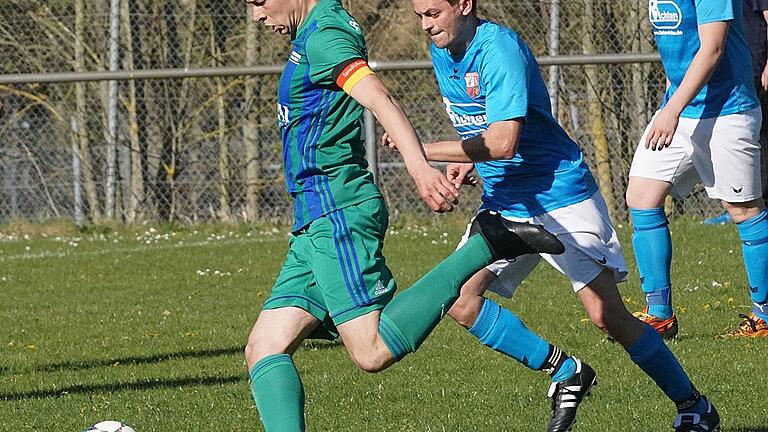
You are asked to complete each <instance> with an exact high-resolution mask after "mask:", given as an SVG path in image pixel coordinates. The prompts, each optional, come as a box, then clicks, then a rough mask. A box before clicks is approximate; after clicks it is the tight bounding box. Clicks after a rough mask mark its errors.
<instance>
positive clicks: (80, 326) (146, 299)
mask: <svg viewBox="0 0 768 432" xmlns="http://www.w3.org/2000/svg"><path fill="white" fill-rule="evenodd" d="M171 229H174V227H166V228H165V230H161V231H160V232H146V233H145V232H143V231H140V232H135V233H131V232H128V231H125V232H121V233H120V234H115V233H110V232H106V233H105V232H102V231H99V230H92V231H90V232H89V233H87V234H81V235H80V236H81V237H80V238H79V240H78V238H77V237H71V236H68V237H60V238H56V237H55V236H54V235H53V234H45V235H46V236H43V235H40V234H37V235H34V236H32V237H30V238H29V239H24V238H23V236H18V237H9V234H10V231H8V230H0V232H2V233H3V235H0V329H2V330H0V430H2V431H12V430H13V431H15V430H35V431H38V430H40V431H42V430H51V431H78V430H81V429H82V428H84V427H85V426H87V425H88V424H90V423H94V422H96V421H98V420H106V419H115V420H122V421H124V422H127V423H129V424H131V425H132V426H134V427H135V428H136V429H137V431H138V432H146V431H216V430H225V431H240V430H242V431H257V430H260V426H259V421H258V413H257V411H256V410H255V408H254V406H253V402H252V400H251V396H250V391H249V387H248V384H247V382H246V371H245V366H244V364H243V357H242V347H243V344H244V341H245V339H246V337H247V334H248V332H249V331H250V328H251V326H252V324H253V322H254V321H255V319H256V317H257V315H258V312H259V310H260V307H261V304H262V303H263V301H264V299H265V298H266V296H267V295H268V293H269V289H270V287H271V284H272V282H273V280H274V278H275V276H276V274H277V271H278V269H279V266H280V264H281V261H282V259H283V254H284V253H285V249H286V246H287V242H286V237H285V232H286V229H285V228H280V229H274V230H273V229H271V228H258V229H257V228H253V229H246V228H245V227H234V228H231V229H232V231H233V232H228V231H227V229H226V228H221V227H218V228H215V229H207V230H204V229H202V228H201V229H200V230H199V231H196V232H195V231H191V230H189V231H184V230H182V231H170V230H171ZM394 230H396V231H397V233H396V234H394V233H392V234H391V235H390V236H389V238H388V239H387V243H386V248H385V252H386V254H387V256H388V258H389V264H390V266H391V267H392V269H393V271H394V272H395V275H396V276H397V278H398V281H399V283H400V286H401V287H406V286H408V285H409V284H410V283H412V282H413V281H414V280H416V279H417V278H418V277H419V275H421V274H422V273H424V272H425V271H427V270H428V269H429V268H430V267H431V266H432V265H434V264H435V263H436V262H437V261H438V260H439V259H440V258H441V257H443V256H445V255H446V254H448V253H450V251H451V250H452V248H453V246H454V243H455V241H456V240H457V239H458V237H459V236H460V233H461V223H459V222H458V221H456V220H452V221H451V220H449V221H444V220H443V222H442V223H440V224H437V223H434V222H432V223H423V224H422V226H421V227H419V226H417V225H416V224H414V223H413V222H411V223H410V224H408V225H407V226H406V225H401V226H397V227H394ZM618 230H619V232H620V236H621V238H622V241H623V244H624V245H625V254H626V255H627V257H628V259H630V263H629V264H630V268H631V274H630V278H629V282H628V283H626V284H623V285H622V286H621V290H622V294H623V296H624V298H625V301H626V302H627V303H628V307H629V308H630V310H635V309H637V308H639V307H640V303H641V301H642V295H641V292H640V288H639V284H638V277H637V272H636V270H635V269H634V262H633V261H632V260H631V256H632V251H631V249H630V246H631V244H630V242H629V230H628V227H626V226H623V227H621V226H620V227H619V228H618ZM672 231H673V238H674V241H675V245H676V249H675V257H674V264H673V280H674V282H675V295H674V299H675V303H676V305H677V306H678V314H679V317H680V321H681V334H680V335H679V337H678V339H677V341H676V342H672V343H671V344H670V347H671V348H672V350H673V351H674V352H675V353H676V354H677V355H678V356H679V357H680V359H681V361H682V363H683V364H684V366H685V367H686V368H687V370H688V371H689V372H690V375H691V376H692V379H693V381H694V382H695V384H696V385H697V386H698V387H699V388H700V389H701V390H702V391H703V392H705V393H707V394H708V395H710V396H711V398H712V399H713V400H714V401H715V402H716V403H717V406H718V408H719V410H720V413H721V416H722V417H723V426H724V427H723V430H724V431H726V432H727V431H740V432H759V431H768V405H766V404H765V403H764V402H762V399H763V398H764V395H765V393H766V390H767V389H768V375H767V374H766V373H765V371H766V365H768V356H767V355H766V349H767V348H768V341H765V340H757V341H753V340H732V339H717V338H716V337H715V336H716V335H718V334H722V333H723V332H724V331H725V330H727V329H728V328H732V326H734V325H736V324H737V323H738V318H737V313H738V312H746V311H747V310H748V309H749V297H748V293H747V290H746V280H745V275H744V270H743V266H742V263H741V252H740V248H739V243H738V237H737V235H736V233H735V229H734V228H733V227H732V226H725V227H705V226H702V225H699V224H698V223H696V222H693V221H678V222H675V223H673V225H672ZM444 233H445V234H444ZM217 272H218V273H217ZM502 303H503V304H504V305H506V306H509V307H511V308H512V310H514V311H515V312H516V313H518V314H519V315H520V316H521V318H522V319H523V320H524V321H525V322H526V323H527V324H528V325H529V327H531V328H532V329H534V330H536V331H537V332H539V333H540V334H541V335H542V336H544V337H545V338H547V339H548V340H550V341H551V342H553V343H556V344H559V345H560V346H562V347H564V348H566V349H567V350H568V351H569V352H570V353H573V354H576V355H578V356H579V357H581V358H583V359H585V360H587V361H589V362H590V364H592V365H593V366H594V367H595V369H596V370H597V371H598V375H599V380H600V385H599V386H598V387H597V389H596V391H595V392H594V394H593V397H592V398H590V399H589V400H588V401H587V402H586V403H585V404H584V405H583V408H582V411H581V412H580V415H579V423H578V425H577V429H576V431H577V432H587V431H607V430H611V431H619V430H621V431H625V430H627V431H640V430H652V431H658V430H668V429H669V428H670V425H671V421H672V419H673V417H674V409H673V407H672V405H671V404H670V403H669V402H668V401H667V400H666V399H664V397H663V395H662V393H661V392H660V391H659V390H658V389H657V388H656V387H655V386H654V385H653V384H652V383H651V381H650V380H649V379H648V378H646V377H645V376H644V375H643V374H642V373H641V372H640V371H639V369H638V368H637V367H635V366H634V365H633V364H632V363H631V361H630V360H629V358H628V356H627V355H626V354H625V352H624V351H623V349H622V348H621V347H620V346H619V345H616V344H612V343H610V342H608V341H607V340H606V339H605V337H604V336H602V335H601V334H600V333H599V332H598V331H597V330H595V329H594V328H593V327H592V326H591V324H590V323H589V322H588V321H587V319H586V314H585V313H584V311H583V309H582V307H581V306H580V304H579V303H578V302H577V299H576V297H575V296H574V295H573V294H572V292H571V288H570V283H569V282H568V281H566V280H565V278H564V277H563V276H561V275H560V274H558V273H556V272H554V271H553V270H552V269H550V268H548V267H547V266H546V265H542V266H540V267H539V269H537V270H536V271H535V272H534V274H532V275H531V276H530V277H529V278H528V280H527V281H526V282H524V284H523V286H522V287H521V289H520V290H519V291H518V293H517V294H516V297H515V298H514V299H513V300H512V301H507V300H504V301H503V302H502ZM296 363H297V365H298V367H299V370H300V371H301V374H302V379H303V382H304V386H305V389H306V392H307V421H308V425H309V427H310V430H313V431H366V430H376V431H502V430H505V431H531V430H534V431H539V430H544V428H545V425H546V423H547V420H548V416H549V402H548V400H546V399H545V393H546V390H547V387H548V380H547V379H546V378H545V377H544V376H542V374H541V373H535V372H531V371H529V370H528V369H526V368H524V367H523V366H520V365H518V364H517V363H515V362H514V361H511V360H509V359H507V358H505V357H504V356H502V355H500V354H498V353H496V352H493V351H491V350H489V349H487V348H485V347H483V346H481V345H480V344H479V343H477V342H476V341H475V340H474V339H473V338H472V337H471V336H470V335H468V334H467V332H466V331H465V330H463V329H461V328H460V327H459V326H458V325H456V324H455V323H453V322H451V321H449V320H446V322H444V323H442V324H441V325H440V326H439V327H438V328H437V330H436V332H435V334H434V335H432V337H430V339H429V340H427V342H426V343H425V344H424V346H423V347H422V349H421V350H420V351H419V352H418V353H416V354H413V355H411V356H409V357H407V358H406V359H405V360H404V361H403V362H401V364H398V365H396V366H394V367H392V368H391V369H389V370H387V371H385V372H383V373H380V374H375V375H369V374H365V373H363V372H360V371H358V370H356V369H355V368H354V367H353V366H352V363H351V362H350V361H349V360H348V358H347V355H346V353H345V351H344V349H343V347H342V346H340V345H338V344H333V343H317V342H316V343H307V344H305V345H304V346H303V347H302V348H300V349H299V351H298V352H297V354H296Z"/></svg>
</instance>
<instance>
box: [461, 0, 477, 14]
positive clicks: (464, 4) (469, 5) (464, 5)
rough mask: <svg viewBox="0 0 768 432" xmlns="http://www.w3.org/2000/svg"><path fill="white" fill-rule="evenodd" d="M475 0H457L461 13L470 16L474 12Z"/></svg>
mask: <svg viewBox="0 0 768 432" xmlns="http://www.w3.org/2000/svg"><path fill="white" fill-rule="evenodd" d="M476 2H477V0H459V5H460V6H461V14H462V15H464V16H470V15H472V14H474V13H475V3H476Z"/></svg>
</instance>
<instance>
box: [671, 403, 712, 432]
mask: <svg viewBox="0 0 768 432" xmlns="http://www.w3.org/2000/svg"><path fill="white" fill-rule="evenodd" d="M701 397H702V398H704V402H706V403H707V410H706V412H704V413H703V414H697V413H680V414H678V415H677V417H676V418H675V423H674V425H672V427H674V428H675V432H715V431H718V430H720V414H718V413H717V410H716V409H715V406H714V405H712V402H710V401H709V399H707V397H706V396H701Z"/></svg>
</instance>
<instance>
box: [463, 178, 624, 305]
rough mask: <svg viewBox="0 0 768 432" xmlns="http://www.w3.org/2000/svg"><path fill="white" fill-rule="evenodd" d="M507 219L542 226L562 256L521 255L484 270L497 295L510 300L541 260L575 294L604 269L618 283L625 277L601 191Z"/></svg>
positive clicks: (467, 233) (492, 289)
mask: <svg viewBox="0 0 768 432" xmlns="http://www.w3.org/2000/svg"><path fill="white" fill-rule="evenodd" d="M507 219H509V220H513V221H516V222H530V223H534V224H540V225H543V226H544V228H545V229H546V230H548V231H549V232H551V233H552V234H555V235H557V238H558V239H559V240H560V241H561V242H562V243H563V244H564V245H565V252H564V253H563V254H561V255H548V254H541V255H523V256H520V257H518V258H517V259H514V260H500V261H496V262H495V263H493V264H491V265H489V266H488V267H486V268H487V269H488V270H489V271H491V272H493V273H494V274H495V275H496V276H497V277H498V278H497V279H496V280H495V281H494V282H493V283H491V285H490V286H489V287H488V289H489V290H490V291H493V292H495V293H496V294H499V295H501V296H504V297H512V295H513V294H514V293H515V290H516V289H517V287H518V285H520V282H522V281H523V279H525V278H526V276H528V274H529V273H531V272H532V271H533V269H534V268H535V267H536V265H537V264H538V263H539V261H541V259H542V258H544V260H545V261H547V262H548V263H549V264H550V265H552V267H554V268H555V269H557V270H558V271H559V272H560V273H562V274H564V275H565V276H566V277H567V278H568V279H570V280H571V283H572V285H573V291H574V292H576V291H579V290H580V289H582V288H584V287H585V286H586V285H587V284H588V283H590V282H592V281H593V280H594V279H595V278H596V277H597V276H598V275H599V274H600V273H602V271H603V270H604V269H611V270H613V273H614V275H615V277H616V282H617V283H618V282H622V281H624V279H625V278H626V277H627V263H626V261H624V254H623V253H622V251H621V245H620V244H619V239H618V237H617V236H616V231H615V230H614V229H613V224H612V223H611V219H610V217H609V216H608V207H607V206H606V204H605V201H604V200H603V196H602V195H601V194H600V192H597V193H595V194H594V195H592V197H590V198H589V199H587V200H584V201H582V202H580V203H576V204H572V205H569V206H567V207H563V208H559V209H556V210H552V211H551V212H549V213H544V214H542V215H539V216H534V217H531V218H525V219H520V218H507ZM471 225H472V222H471V221H470V223H469V225H468V226H467V232H466V233H465V234H464V237H462V239H461V242H460V243H459V246H458V247H461V246H462V245H463V244H464V242H466V241H467V239H468V238H469V227H470V226H471Z"/></svg>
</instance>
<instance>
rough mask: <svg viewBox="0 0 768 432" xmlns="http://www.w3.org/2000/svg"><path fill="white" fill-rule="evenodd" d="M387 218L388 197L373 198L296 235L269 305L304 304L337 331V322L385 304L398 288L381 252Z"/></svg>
mask: <svg viewBox="0 0 768 432" xmlns="http://www.w3.org/2000/svg"><path fill="white" fill-rule="evenodd" d="M388 219H389V214H388V213H387V207H386V205H385V204H384V200H383V199H382V198H373V199H369V200H367V201H363V202H361V203H359V204H355V205H352V206H349V207H345V208H343V209H340V210H337V211H334V212H332V213H329V214H327V215H325V216H323V217H320V218H318V219H315V220H314V221H312V222H311V223H310V224H309V225H307V226H306V227H304V228H303V229H302V230H300V231H297V232H295V233H293V234H291V236H290V239H289V241H288V245H289V248H288V255H287V256H286V258H285V262H284V263H283V267H282V269H281V270H280V274H279V275H278V276H277V281H275V285H274V287H273V288H272V294H271V295H270V297H269V298H268V299H267V301H266V302H265V303H264V309H279V308H284V307H298V308H301V309H304V310H305V311H307V312H309V313H310V314H312V316H314V317H315V318H317V319H318V320H320V321H321V322H323V329H319V330H325V331H327V332H328V333H330V334H331V335H332V336H335V335H336V334H337V333H336V327H335V326H336V325H339V324H342V323H344V322H347V321H349V320H351V319H354V318H357V317H359V316H362V315H365V314H367V313H368V312H371V311H374V310H380V309H383V308H384V306H386V305H387V303H389V301H390V300H391V299H392V296H393V295H394V294H395V290H396V285H395V280H394V279H393V278H392V272H390V270H389V268H388V267H387V264H386V262H385V259H384V256H383V255H382V253H381V250H382V246H383V243H384V235H385V234H386V232H387V225H388V223H389V220H388ZM314 336H315V337H328V334H327V333H323V332H322V331H321V332H319V333H318V332H316V333H315V334H314Z"/></svg>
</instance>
